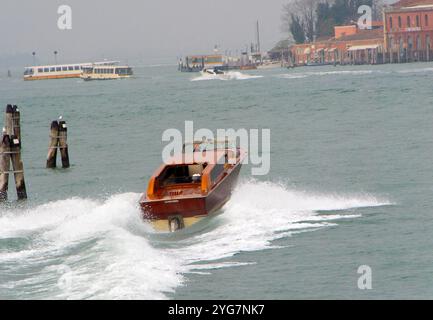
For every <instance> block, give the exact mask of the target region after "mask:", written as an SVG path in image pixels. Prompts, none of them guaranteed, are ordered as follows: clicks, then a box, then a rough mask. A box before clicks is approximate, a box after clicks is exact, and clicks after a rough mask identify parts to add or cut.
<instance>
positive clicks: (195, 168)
mask: <svg viewBox="0 0 433 320" xmlns="http://www.w3.org/2000/svg"><path fill="white" fill-rule="evenodd" d="M233 152H235V154H236V151H233V150H217V151H206V152H205V153H206V156H205V158H206V159H204V160H202V159H200V158H201V157H199V155H198V154H197V153H194V159H193V161H192V162H186V163H185V162H184V158H185V157H177V158H176V159H174V160H173V163H172V164H164V165H162V166H161V167H160V168H159V169H158V171H157V172H156V173H155V174H154V175H153V176H152V178H151V180H150V182H149V187H148V190H147V198H148V199H149V200H161V199H167V198H173V197H177V196H181V197H185V196H195V197H196V196H200V195H206V194H207V193H209V192H210V191H211V190H212V189H213V188H214V187H216V186H217V185H218V183H219V182H220V181H222V180H223V179H224V177H225V176H226V175H227V174H228V173H229V172H230V170H231V169H232V168H233V167H234V166H235V164H231V163H229V157H230V156H236V155H235V154H233ZM183 155H184V154H183ZM200 155H202V153H200ZM214 160H215V161H214Z"/></svg>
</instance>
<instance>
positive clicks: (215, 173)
mask: <svg viewBox="0 0 433 320" xmlns="http://www.w3.org/2000/svg"><path fill="white" fill-rule="evenodd" d="M223 172H224V164H217V165H215V167H214V168H213V169H212V171H211V173H210V179H211V181H212V183H215V182H216V181H217V180H218V178H219V177H220V175H221V174H222V173H223Z"/></svg>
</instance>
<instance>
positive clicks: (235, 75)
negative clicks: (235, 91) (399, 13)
mask: <svg viewBox="0 0 433 320" xmlns="http://www.w3.org/2000/svg"><path fill="white" fill-rule="evenodd" d="M259 78H263V76H258V75H250V74H245V73H241V72H238V71H228V72H226V73H225V74H215V75H212V74H202V75H200V76H198V77H195V78H193V79H191V81H207V80H222V81H228V80H251V79H259Z"/></svg>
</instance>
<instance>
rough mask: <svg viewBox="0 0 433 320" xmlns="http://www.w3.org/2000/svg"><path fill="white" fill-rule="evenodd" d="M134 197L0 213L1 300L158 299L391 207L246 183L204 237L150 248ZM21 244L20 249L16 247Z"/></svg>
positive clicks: (366, 198)
mask: <svg viewBox="0 0 433 320" xmlns="http://www.w3.org/2000/svg"><path fill="white" fill-rule="evenodd" d="M138 198H139V194H133V193H127V194H120V195H114V196H112V197H110V198H109V199H106V200H101V201H96V200H90V199H80V198H71V199H67V200H63V201H56V202H51V203H47V204H44V205H41V206H38V207H35V208H29V209H11V210H6V211H3V212H2V213H1V215H0V297H2V298H59V299H67V298H74V299H86V298H87V299H101V298H114V299H116V298H117V299H121V298H128V299H133V298H145V299H146V298H147V299H164V298H166V294H167V293H170V292H173V291H174V290H175V289H176V288H177V287H178V286H180V285H182V284H183V283H184V281H185V275H187V274H188V273H198V274H209V273H210V271H211V270H212V269H217V268H230V267H236V266H243V265H248V264H254V263H255V262H254V261H251V262H247V263H245V262H242V263H240V262H236V261H232V258H233V256H234V255H235V254H237V253H239V252H243V251H255V250H264V249H271V248H276V247H277V246H275V245H274V244H273V242H274V240H276V239H280V238H283V237H287V236H290V235H292V234H296V233H298V232H302V231H308V230H315V229H316V228H323V227H326V226H329V225H335V221H336V220H339V219H343V218H356V217H359V216H360V214H359V213H356V212H354V211H352V210H351V212H350V213H348V212H345V211H342V210H346V209H355V208H360V207H371V206H381V205H387V204H389V202H388V201H387V200H381V199H378V198H376V197H374V196H371V195H352V196H351V195H337V194H334V195H333V194H328V195H327V194H315V193H311V192H306V191H299V190H291V189H289V188H287V187H286V186H284V185H282V184H275V183H271V182H258V181H245V182H242V183H240V185H239V187H238V188H237V190H236V191H235V192H234V194H233V197H232V199H231V200H230V201H229V202H228V203H227V205H226V206H225V207H224V208H223V210H222V211H223V212H222V214H221V215H219V216H217V217H215V218H213V219H212V220H211V221H209V222H208V223H209V224H210V225H211V228H210V229H209V230H206V231H202V232H196V233H193V234H191V235H189V236H184V237H183V238H178V239H177V240H176V238H167V239H165V240H164V241H156V240H155V237H156V236H160V235H158V234H155V232H154V231H153V230H152V229H151V227H150V226H149V225H148V224H146V223H143V222H142V220H141V219H140V217H139V215H140V214H139V209H138V207H137V201H138ZM318 211H333V212H332V213H330V214H319V213H318ZM332 221H333V222H332ZM17 240H20V241H21V242H22V244H21V245H19V246H13V245H12V244H11V243H15V242H16V241H17ZM223 258H226V259H228V260H229V261H220V260H221V259H223Z"/></svg>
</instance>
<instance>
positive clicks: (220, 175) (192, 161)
mask: <svg viewBox="0 0 433 320" xmlns="http://www.w3.org/2000/svg"><path fill="white" fill-rule="evenodd" d="M191 149H192V154H190V153H188V152H184V153H183V154H182V155H179V156H177V157H174V158H173V159H172V161H171V162H170V163H167V164H163V165H161V166H160V168H159V169H158V170H156V172H155V173H154V174H153V175H152V177H151V179H150V181H149V185H148V188H147V192H146V193H144V194H143V195H142V197H141V199H140V207H141V209H142V213H143V218H144V219H145V220H148V221H150V222H151V224H152V225H153V227H154V228H155V229H156V230H157V231H167V232H174V231H177V230H179V229H183V228H186V227H190V226H192V225H194V224H195V223H197V222H199V221H200V220H202V219H203V218H205V217H208V216H212V215H214V214H216V213H217V212H218V209H220V208H221V207H222V206H223V205H224V204H225V203H226V202H227V201H228V200H229V199H230V196H231V193H232V190H233V189H234V187H235V186H236V183H237V180H238V176H239V172H240V170H241V166H242V161H243V159H244V157H245V152H244V151H243V150H242V149H240V148H237V147H229V146H227V145H225V146H223V147H220V146H218V144H215V143H211V144H209V143H208V144H207V145H206V146H203V143H202V142H199V143H194V144H193V146H192V148H191ZM184 150H185V147H184ZM187 155H189V156H187Z"/></svg>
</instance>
